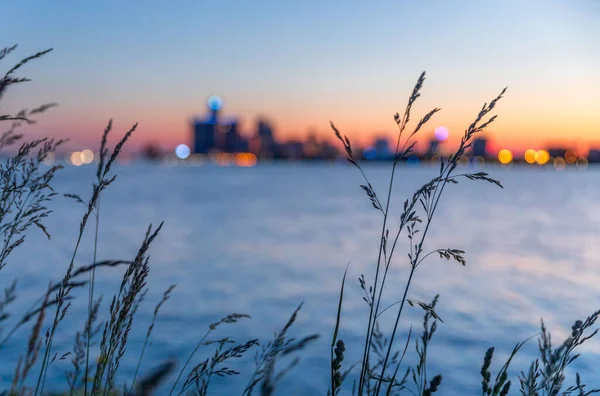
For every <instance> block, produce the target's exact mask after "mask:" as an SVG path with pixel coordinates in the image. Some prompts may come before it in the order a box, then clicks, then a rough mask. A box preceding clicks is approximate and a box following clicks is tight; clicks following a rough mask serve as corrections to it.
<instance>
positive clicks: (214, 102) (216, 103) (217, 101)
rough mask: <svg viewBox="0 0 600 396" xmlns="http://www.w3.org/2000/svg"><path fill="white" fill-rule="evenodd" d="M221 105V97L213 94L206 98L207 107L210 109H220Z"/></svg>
mask: <svg viewBox="0 0 600 396" xmlns="http://www.w3.org/2000/svg"><path fill="white" fill-rule="evenodd" d="M221 106H223V101H222V100H221V98H220V97H219V96H217V95H213V96H211V97H210V98H208V107H209V108H210V109H211V110H212V111H218V110H220V109H221Z"/></svg>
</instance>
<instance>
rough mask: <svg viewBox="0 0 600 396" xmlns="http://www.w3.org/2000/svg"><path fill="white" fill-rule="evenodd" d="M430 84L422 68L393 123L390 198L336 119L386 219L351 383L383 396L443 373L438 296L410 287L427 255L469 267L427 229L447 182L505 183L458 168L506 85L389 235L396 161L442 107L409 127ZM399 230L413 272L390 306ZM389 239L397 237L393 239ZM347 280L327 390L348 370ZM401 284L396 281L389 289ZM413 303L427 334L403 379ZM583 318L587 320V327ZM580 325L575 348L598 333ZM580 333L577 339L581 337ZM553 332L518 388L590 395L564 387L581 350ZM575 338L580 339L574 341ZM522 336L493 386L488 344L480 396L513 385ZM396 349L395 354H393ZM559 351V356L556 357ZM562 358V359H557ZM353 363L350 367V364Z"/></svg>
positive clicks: (415, 389)
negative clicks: (434, 348) (437, 354)
mask: <svg viewBox="0 0 600 396" xmlns="http://www.w3.org/2000/svg"><path fill="white" fill-rule="evenodd" d="M424 82H425V72H423V73H422V74H421V75H420V76H419V78H418V80H417V83H416V84H415V87H414V89H413V91H412V93H411V95H410V97H409V99H408V103H407V105H406V107H405V109H404V112H403V114H402V115H400V114H399V113H396V114H395V115H394V121H395V123H396V125H397V127H398V135H397V142H396V147H395V152H394V160H393V162H392V165H391V172H390V178H389V183H388V186H387V188H386V192H385V200H382V199H381V198H380V195H379V194H378V193H377V192H376V191H375V189H374V188H373V186H372V184H371V183H370V181H369V178H368V176H367V174H366V173H365V170H364V169H363V168H362V166H361V163H360V161H359V158H358V157H357V156H356V155H355V153H354V151H353V149H352V145H351V143H350V140H349V139H348V137H346V136H343V135H342V134H341V133H340V131H339V130H338V129H337V128H336V127H335V125H334V124H333V123H331V127H332V129H333V131H334V133H335V136H336V137H337V138H338V140H339V141H340V142H341V144H342V146H343V148H344V150H345V152H346V155H347V160H348V162H349V163H350V164H352V165H353V166H354V167H355V168H356V169H357V170H358V171H359V173H360V175H361V177H362V178H363V179H364V184H361V185H360V187H361V189H362V190H363V191H364V192H365V193H366V195H367V198H368V199H369V201H370V203H371V205H372V206H373V208H374V209H375V210H376V212H377V214H378V215H379V218H380V219H381V233H380V240H379V244H378V248H377V249H378V253H377V261H376V265H375V268H374V269H373V273H372V274H371V276H372V278H371V279H372V281H371V283H369V282H368V281H367V278H365V276H364V275H363V274H361V275H360V277H359V284H360V287H361V289H362V290H363V291H364V293H365V296H364V297H363V300H364V301H365V302H366V304H367V306H368V317H367V318H366V323H367V328H366V331H365V338H364V344H363V348H362V359H361V360H360V361H359V363H358V365H359V367H360V372H359V373H358V384H357V386H356V387H355V388H354V389H353V393H354V391H356V392H357V394H358V395H364V394H368V395H380V394H382V393H384V392H385V394H386V395H391V394H397V393H400V392H402V391H404V392H407V391H408V392H411V393H413V394H416V395H430V394H432V393H435V392H436V391H438V389H440V388H441V384H442V376H441V375H440V374H437V375H435V376H433V377H430V376H429V375H428V372H427V361H428V354H427V349H428V345H429V343H430V342H431V339H432V336H433V334H434V333H435V331H436V328H437V322H438V321H441V319H440V317H439V316H438V315H437V313H436V312H435V305H436V303H437V301H438V297H439V296H435V298H434V299H433V301H432V302H431V303H430V304H426V303H423V302H421V301H418V300H413V299H409V298H408V295H409V293H410V290H411V285H412V284H413V282H415V279H416V278H415V275H416V272H417V269H418V268H419V267H420V266H421V264H422V263H423V262H424V261H425V260H426V259H428V258H431V257H435V256H438V257H439V258H443V259H447V260H454V261H456V262H457V263H459V264H461V265H462V266H465V265H466V259H465V257H464V254H465V252H464V251H462V250H459V249H452V248H438V249H430V250H428V249H427V244H426V241H427V235H428V232H429V230H430V229H431V227H432V224H433V219H434V217H435V214H436V210H437V208H438V206H439V205H440V203H441V198H442V195H443V192H444V190H445V189H446V187H448V186H450V185H456V184H458V183H459V182H460V181H461V180H464V179H466V180H470V181H479V180H480V181H485V182H487V183H490V184H492V185H494V186H497V187H501V188H502V184H501V183H500V182H499V181H497V180H495V179H493V178H491V177H490V175H488V174H487V173H485V172H476V173H469V172H467V173H458V171H457V168H458V166H459V164H460V162H461V160H462V159H463V158H466V157H467V156H468V155H469V149H470V148H471V146H472V144H473V141H474V139H475V138H476V137H477V135H478V134H480V133H481V132H482V131H483V130H484V129H485V128H486V127H488V126H489V125H490V124H491V123H493V122H494V120H495V119H496V116H495V115H493V116H490V113H491V112H492V110H494V109H495V108H496V106H497V104H498V102H499V101H500V99H502V97H503V96H504V94H505V93H506V88H504V89H503V90H502V91H501V92H500V94H499V95H498V96H496V97H495V98H494V99H492V100H491V101H490V102H489V104H488V103H485V104H484V105H483V106H482V108H481V110H479V112H478V113H477V114H476V116H475V119H474V121H473V122H472V123H471V124H470V125H469V126H468V127H467V128H466V129H465V132H464V135H463V136H462V138H461V141H460V144H459V146H458V148H457V149H456V151H455V152H454V153H452V154H450V155H449V156H448V157H447V158H444V157H443V156H440V166H439V172H438V175H437V176H435V177H434V178H433V179H431V180H429V181H428V182H427V183H425V184H423V186H422V187H421V188H419V189H418V190H417V191H416V192H415V193H414V194H413V195H412V197H410V198H408V199H406V200H405V201H404V205H403V208H402V211H401V213H400V224H399V226H398V228H397V229H396V230H395V231H392V232H391V233H390V230H389V228H388V224H389V219H390V216H392V213H391V212H390V202H391V197H392V189H393V186H394V183H395V181H396V174H397V168H398V164H399V163H400V162H401V161H403V160H405V159H406V158H407V157H408V156H410V155H411V153H412V152H413V150H414V147H415V144H416V141H415V137H416V136H417V134H418V132H419V131H420V130H421V129H422V128H423V126H424V125H425V124H426V123H427V122H428V121H429V120H430V119H431V118H432V117H433V116H434V115H435V114H436V113H437V112H439V111H440V109H439V108H434V109H432V110H431V111H429V112H428V113H426V114H425V116H423V118H421V119H420V120H419V121H418V122H417V123H416V125H415V126H414V128H413V129H412V131H410V132H407V127H408V125H409V122H410V121H411V111H412V107H413V105H414V103H415V101H416V100H417V99H418V98H419V97H420V96H421V90H422V88H423V84H424ZM401 235H404V236H405V237H406V239H407V242H408V260H407V265H408V268H409V272H408V277H407V278H406V281H405V285H404V288H403V289H402V291H401V294H400V296H398V297H399V299H398V300H397V302H396V303H394V304H392V305H389V306H387V307H385V308H383V307H382V305H381V303H382V301H383V293H384V290H387V289H388V288H386V286H387V283H386V281H387V277H388V273H389V271H390V269H392V259H393V258H394V257H395V253H396V248H397V246H398V242H399V239H400V237H401ZM390 237H392V239H390ZM345 282H346V272H345V273H344V276H343V278H342V285H341V292H340V299H339V302H338V307H337V317H336V323H335V329H334V332H333V337H332V344H331V387H330V389H329V393H330V394H333V395H335V394H337V393H338V392H339V391H340V389H341V383H342V382H343V380H344V379H345V378H346V377H347V376H348V372H345V373H344V375H341V367H342V361H343V359H344V355H343V352H344V351H345V344H344V343H343V341H342V340H340V339H338V333H339V328H340V321H341V317H340V312H341V310H342V305H343V291H344V285H345ZM393 290H397V289H396V285H394V287H393V288H392V291H393ZM407 302H408V304H409V305H412V306H419V307H421V308H422V309H423V310H424V311H425V316H424V326H423V333H422V336H421V338H420V339H417V340H416V341H415V348H416V353H417V363H416V366H415V367H410V366H408V365H406V364H405V366H406V368H405V370H404V375H402V376H401V377H399V374H400V373H401V370H400V367H401V365H402V363H403V362H404V356H405V354H406V351H407V348H408V345H409V343H410V342H411V336H412V327H411V330H410V332H409V334H408V336H407V339H406V340H405V342H404V346H403V349H402V352H400V349H396V350H395V348H397V345H396V344H395V341H396V337H397V336H398V326H399V324H400V321H401V320H402V319H404V315H403V314H404V308H405V303H407ZM392 308H393V309H394V310H395V315H394V319H393V326H392V327H391V329H389V331H388V333H387V334H388V336H387V337H384V336H383V333H382V331H381V330H380V327H379V318H380V317H381V315H382V314H383V313H385V312H386V311H388V310H390V309H392ZM597 316H598V313H595V314H593V315H592V316H590V317H589V318H588V319H587V320H586V321H585V322H581V321H578V322H577V323H579V326H578V327H577V331H581V332H583V329H582V328H583V327H585V329H587V328H589V327H590V326H592V325H593V323H594V322H595V320H596V317H597ZM432 319H433V322H432V323H431V324H429V321H430V320H432ZM581 323H584V324H585V326H583V325H582V324H581ZM575 328H576V327H575V326H574V327H573V336H572V339H570V340H567V341H566V343H567V344H568V345H569V346H572V347H573V348H574V347H575V345H581V343H583V341H585V340H587V339H589V338H590V337H592V336H594V335H595V334H596V332H593V333H592V334H591V335H589V336H587V337H583V336H582V335H578V334H579V333H576V330H575ZM577 337H578V338H577ZM546 338H547V339H548V340H549V335H548V334H547V333H546V330H545V328H544V327H543V325H542V338H541V340H540V348H539V349H540V353H541V356H542V360H541V361H542V363H543V366H544V367H540V363H539V361H538V360H536V361H535V362H534V363H532V366H531V367H530V369H529V371H528V373H527V374H525V373H522V374H521V376H520V378H519V382H520V383H521V389H522V391H521V393H522V394H524V395H559V394H560V395H569V394H571V393H572V392H575V390H581V393H579V394H582V395H583V394H587V393H584V392H583V390H582V389H583V388H584V386H583V385H581V383H580V377H579V374H577V376H576V381H577V384H576V386H574V387H573V386H572V387H568V388H567V389H566V390H564V391H562V393H560V391H561V389H562V381H564V371H565V369H566V367H567V366H568V365H569V364H570V363H572V361H573V360H575V359H576V358H577V356H578V355H574V356H573V357H572V358H571V359H569V358H568V357H567V356H566V355H567V354H568V353H570V352H568V351H569V350H568V347H567V346H564V345H563V347H561V348H559V349H558V350H555V351H552V349H551V346H550V343H549V341H548V342H547V341H546ZM576 340H577V341H576ZM524 344H525V342H522V343H519V344H517V346H516V347H515V348H514V350H513V351H512V353H511V355H510V357H509V359H508V361H507V362H506V363H505V364H504V366H503V367H502V368H501V370H500V372H499V373H498V375H497V377H496V379H495V382H494V383H493V385H492V384H491V383H490V381H491V374H490V373H489V371H488V370H489V366H490V364H491V360H492V356H493V351H494V349H493V348H490V349H489V350H488V351H487V352H486V355H485V359H484V363H483V366H482V369H481V375H482V377H483V381H482V394H483V395H506V394H508V391H509V390H510V386H511V382H510V381H509V380H508V367H509V365H510V362H511V360H512V358H513V357H514V356H515V354H516V353H517V352H518V351H519V350H520V349H521V347H523V345H524ZM394 350H395V352H394ZM558 356H560V357H558ZM558 362H560V363H558ZM351 369H352V366H351V367H350V369H349V370H351ZM540 377H543V378H544V381H542V384H541V385H540V384H539V383H538V382H536V381H537V380H538V379H539V378H540ZM409 378H411V379H412V383H413V384H412V385H413V386H412V387H411V388H408V385H407V384H408V379H409ZM589 392H590V393H595V392H600V391H599V390H595V389H594V390H591V391H589Z"/></svg>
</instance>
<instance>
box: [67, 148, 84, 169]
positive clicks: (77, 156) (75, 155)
mask: <svg viewBox="0 0 600 396" xmlns="http://www.w3.org/2000/svg"><path fill="white" fill-rule="evenodd" d="M69 159H70V160H71V164H72V165H75V166H81V165H83V161H82V160H81V153H80V152H79V151H75V152H72V153H71V156H70V157H69Z"/></svg>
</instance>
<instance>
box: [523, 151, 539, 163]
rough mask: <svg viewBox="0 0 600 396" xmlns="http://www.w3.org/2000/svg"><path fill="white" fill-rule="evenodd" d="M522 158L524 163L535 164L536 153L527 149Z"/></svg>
mask: <svg viewBox="0 0 600 396" xmlns="http://www.w3.org/2000/svg"><path fill="white" fill-rule="evenodd" d="M523 158H525V162H527V163H528V164H535V158H536V151H535V150H533V149H527V150H526V151H525V154H524V155H523Z"/></svg>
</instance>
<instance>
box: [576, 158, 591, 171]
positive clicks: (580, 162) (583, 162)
mask: <svg viewBox="0 0 600 396" xmlns="http://www.w3.org/2000/svg"><path fill="white" fill-rule="evenodd" d="M588 166H589V161H588V159H587V158H585V157H581V158H579V159H577V169H579V170H584V169H587V167H588Z"/></svg>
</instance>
